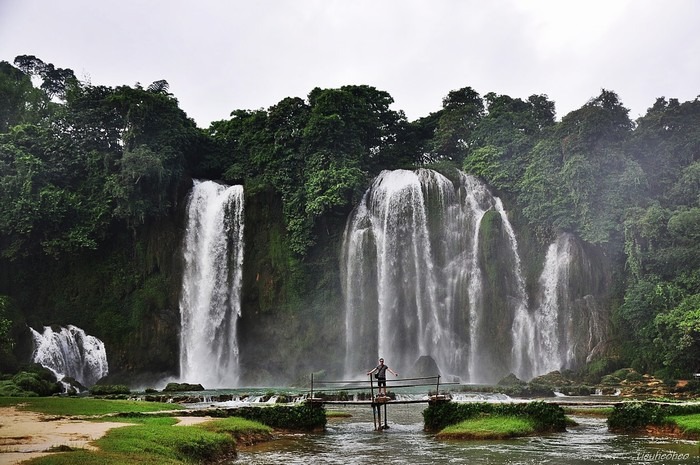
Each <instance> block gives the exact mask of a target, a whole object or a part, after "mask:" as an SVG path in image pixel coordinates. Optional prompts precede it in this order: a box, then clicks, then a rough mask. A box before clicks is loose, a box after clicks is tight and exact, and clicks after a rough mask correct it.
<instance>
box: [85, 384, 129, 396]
mask: <svg viewBox="0 0 700 465" xmlns="http://www.w3.org/2000/svg"><path fill="white" fill-rule="evenodd" d="M130 393H131V390H130V389H129V387H128V386H124V385H123V384H95V385H94V386H91V387H90V394H91V395H93V396H109V395H115V394H130Z"/></svg>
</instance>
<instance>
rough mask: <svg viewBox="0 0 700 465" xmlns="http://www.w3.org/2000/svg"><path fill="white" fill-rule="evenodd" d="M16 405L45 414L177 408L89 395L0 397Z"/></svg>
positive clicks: (5, 403)
mask: <svg viewBox="0 0 700 465" xmlns="http://www.w3.org/2000/svg"><path fill="white" fill-rule="evenodd" d="M9 406H16V407H18V408H20V409H24V410H30V411H32V412H39V413H45V414H47V415H64V416H71V415H95V416H97V415H106V414H110V413H146V412H162V411H168V410H178V409H182V407H181V406H180V405H178V404H166V403H160V402H143V401H135V400H109V399H94V398H90V397H0V407H9Z"/></svg>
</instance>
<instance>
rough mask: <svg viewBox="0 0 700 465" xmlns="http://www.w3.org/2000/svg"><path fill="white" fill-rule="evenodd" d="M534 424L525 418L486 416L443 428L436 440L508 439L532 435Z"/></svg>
mask: <svg viewBox="0 0 700 465" xmlns="http://www.w3.org/2000/svg"><path fill="white" fill-rule="evenodd" d="M535 432H536V430H535V423H534V421H533V420H531V419H529V418H525V417H515V416H503V415H487V416H483V417H478V418H470V419H468V420H464V421H462V422H460V423H457V424H456V425H451V426H448V427H446V428H444V429H443V430H442V431H440V432H439V433H438V434H437V436H436V437H437V438H438V439H508V438H513V437H518V436H529V435H531V434H534V433H535Z"/></svg>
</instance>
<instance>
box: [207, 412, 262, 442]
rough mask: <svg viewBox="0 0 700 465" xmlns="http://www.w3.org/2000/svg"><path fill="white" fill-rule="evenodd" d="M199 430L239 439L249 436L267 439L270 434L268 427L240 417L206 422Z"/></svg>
mask: <svg viewBox="0 0 700 465" xmlns="http://www.w3.org/2000/svg"><path fill="white" fill-rule="evenodd" d="M201 428H203V429H205V430H207V431H213V432H215V433H226V434H230V435H231V436H233V437H234V438H240V437H243V436H245V435H250V434H255V435H266V436H268V437H269V436H270V435H271V433H272V428H270V427H269V426H267V425H263V424H262V423H260V422H257V421H253V420H248V419H245V418H240V417H228V418H220V419H216V420H212V421H208V422H206V423H204V424H202V425H201Z"/></svg>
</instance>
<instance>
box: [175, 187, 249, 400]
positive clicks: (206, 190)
mask: <svg viewBox="0 0 700 465" xmlns="http://www.w3.org/2000/svg"><path fill="white" fill-rule="evenodd" d="M184 260H185V269H184V273H183V283H182V295H181V297H180V321H181V336H180V377H181V379H182V381H183V382H189V383H199V384H202V385H203V386H204V387H205V388H222V387H234V386H236V385H237V382H238V377H239V352H238V340H237V324H238V319H239V318H240V316H241V303H240V300H241V295H240V294H241V282H242V271H243V187H242V186H224V185H221V184H218V183H215V182H213V181H204V182H200V181H195V182H194V186H193V188H192V192H191V194H190V199H189V204H188V220H187V232H186V236H185V244H184Z"/></svg>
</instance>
